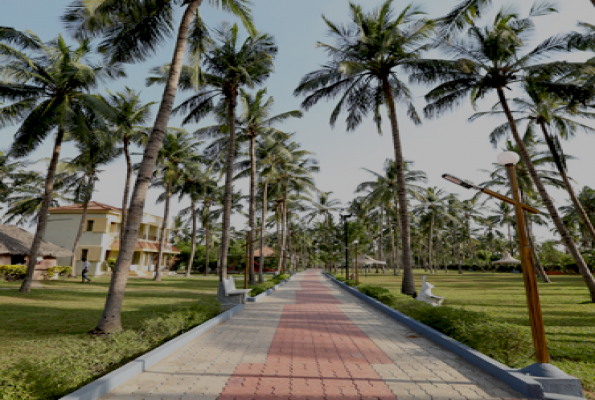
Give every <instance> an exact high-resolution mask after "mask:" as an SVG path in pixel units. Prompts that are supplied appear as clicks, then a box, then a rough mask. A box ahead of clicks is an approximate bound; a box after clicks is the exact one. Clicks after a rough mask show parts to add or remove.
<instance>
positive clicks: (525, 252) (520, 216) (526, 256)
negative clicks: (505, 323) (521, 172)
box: [442, 151, 549, 364]
mask: <svg viewBox="0 0 595 400" xmlns="http://www.w3.org/2000/svg"><path fill="white" fill-rule="evenodd" d="M497 160H498V163H500V164H501V165H503V166H504V167H506V170H507V171H508V177H509V179H510V184H511V192H512V196H513V199H511V198H509V197H506V196H503V195H501V194H500V193H496V192H493V191H491V190H489V189H486V188H482V187H479V186H476V185H474V184H473V183H471V182H469V181H465V180H462V179H459V178H456V177H454V176H452V175H449V174H444V175H442V177H443V178H444V179H446V180H447V181H450V182H452V183H454V184H456V185H459V186H462V187H464V188H465V189H475V190H479V191H481V192H483V193H485V194H487V195H490V196H492V197H495V198H497V199H499V200H502V201H505V202H507V203H510V204H512V205H514V207H515V213H516V221H517V236H518V238H519V242H520V254H521V268H522V269H523V280H524V283H525V293H526V295H527V305H528V308H529V319H530V321H531V332H532V334H533V345H534V347H535V358H536V359H537V362H538V363H539V364H547V363H549V355H548V351H547V343H546V339H545V328H544V326H543V318H542V315H541V306H540V304H539V293H538V291H537V282H536V280H535V273H534V271H535V269H534V267H533V258H532V256H531V248H530V247H529V241H528V239H527V231H526V230H525V218H524V213H523V210H527V211H529V212H531V213H533V214H537V213H538V212H539V211H538V210H537V209H535V208H533V207H530V206H528V205H526V204H523V203H521V201H520V198H519V193H518V184H517V181H516V174H515V169H514V166H515V164H516V163H517V162H518V161H519V155H518V154H516V153H513V152H511V151H506V152H504V153H502V154H500V155H499V156H498V159H497Z"/></svg>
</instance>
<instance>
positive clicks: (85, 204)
mask: <svg viewBox="0 0 595 400" xmlns="http://www.w3.org/2000/svg"><path fill="white" fill-rule="evenodd" d="M92 179H93V178H92V177H91V176H89V177H88V178H87V185H89V184H91V181H92ZM89 189H90V190H89V193H86V194H85V200H84V201H83V213H82V214H81V222H79V230H78V232H77V233H76V238H75V239H74V244H73V245H72V258H71V260H70V267H71V268H72V270H71V271H70V276H71V277H73V278H76V253H77V251H78V248H79V244H80V242H81V236H83V229H84V226H85V220H86V219H87V211H88V209H89V201H91V195H92V194H93V188H89Z"/></svg>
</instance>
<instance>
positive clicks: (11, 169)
mask: <svg viewBox="0 0 595 400" xmlns="http://www.w3.org/2000/svg"><path fill="white" fill-rule="evenodd" d="M27 165H28V163H27V162H25V161H18V160H15V159H14V158H13V157H11V154H10V153H8V152H5V151H2V150H0V204H2V203H4V202H5V201H6V198H7V197H8V195H9V194H10V192H11V189H12V183H13V181H14V179H15V178H17V176H18V175H19V174H20V173H22V171H23V169H24V168H25V167H26V166H27Z"/></svg>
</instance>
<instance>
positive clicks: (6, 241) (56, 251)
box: [0, 224, 72, 258]
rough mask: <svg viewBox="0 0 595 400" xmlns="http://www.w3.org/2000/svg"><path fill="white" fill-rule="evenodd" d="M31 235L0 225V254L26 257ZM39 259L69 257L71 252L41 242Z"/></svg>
mask: <svg viewBox="0 0 595 400" xmlns="http://www.w3.org/2000/svg"><path fill="white" fill-rule="evenodd" d="M33 237H34V235H33V234H32V233H29V232H27V231H25V230H23V229H21V228H19V227H18V226H14V225H2V224H0V254H5V255H10V256H16V255H23V256H28V255H29V250H31V245H32V244H33ZM38 256H39V257H44V258H45V257H51V258H58V257H71V256H72V251H70V250H67V249H65V248H64V247H60V246H57V245H55V244H53V243H50V242H46V241H43V240H42V241H41V247H40V248H39V254H38Z"/></svg>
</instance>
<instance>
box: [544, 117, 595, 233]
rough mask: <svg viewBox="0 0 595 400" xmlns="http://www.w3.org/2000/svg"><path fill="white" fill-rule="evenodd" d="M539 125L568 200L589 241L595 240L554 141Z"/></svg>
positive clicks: (592, 229) (587, 217) (585, 213)
mask: <svg viewBox="0 0 595 400" xmlns="http://www.w3.org/2000/svg"><path fill="white" fill-rule="evenodd" d="M540 125H541V130H542V131H543V136H544V137H545V142H546V143H547V146H548V147H549V149H550V152H551V153H552V156H553V157H554V163H555V164H556V168H557V169H558V172H559V173H560V176H561V177H562V180H563V181H564V186H565V187H566V191H567V192H568V194H569V195H570V200H571V201H572V204H574V207H575V208H576V210H577V211H578V215H579V216H580V217H581V219H582V220H583V222H584V223H585V226H586V227H587V230H588V231H589V235H591V239H592V240H595V228H593V224H592V223H591V220H590V219H589V216H588V215H587V212H586V211H585V209H584V207H583V205H582V204H581V202H580V201H579V199H578V197H577V196H576V193H575V192H574V188H573V187H572V184H571V183H570V179H569V178H568V175H567V174H566V169H565V168H564V165H562V160H561V159H560V154H558V151H557V150H556V146H555V145H554V141H553V140H552V137H551V136H550V134H549V133H548V131H547V129H546V127H545V124H544V123H543V122H541V123H540Z"/></svg>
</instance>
